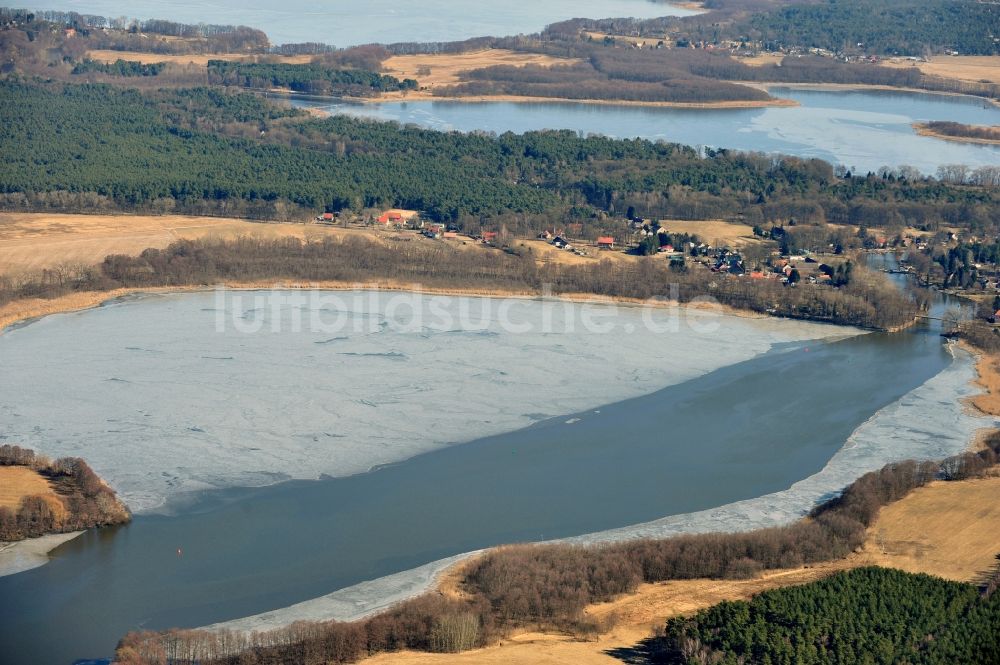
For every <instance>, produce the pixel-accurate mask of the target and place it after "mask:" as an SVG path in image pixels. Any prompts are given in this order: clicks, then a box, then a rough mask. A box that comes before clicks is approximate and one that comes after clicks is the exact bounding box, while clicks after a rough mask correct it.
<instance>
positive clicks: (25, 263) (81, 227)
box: [0, 213, 742, 275]
mask: <svg viewBox="0 0 1000 665" xmlns="http://www.w3.org/2000/svg"><path fill="white" fill-rule="evenodd" d="M691 224H693V225H698V224H700V223H699V222H691ZM705 224H710V225H712V226H711V228H712V229H715V228H716V226H717V225H719V224H721V226H719V228H720V229H723V230H725V231H728V232H731V233H737V232H741V231H740V229H742V227H739V228H737V229H736V230H735V231H734V230H733V229H728V228H726V227H728V226H732V225H727V224H724V223H716V222H706V223H705ZM699 233H701V232H700V231H699ZM712 233H713V234H714V233H715V231H714V230H713V231H712ZM347 234H362V235H364V236H365V237H367V238H370V239H373V240H376V241H382V242H420V243H442V242H444V243H446V245H447V246H448V247H452V248H455V249H456V250H461V251H498V250H496V249H494V248H491V247H488V246H486V245H483V244H482V243H479V242H476V241H474V240H472V239H471V238H468V237H465V236H462V237H460V238H459V239H457V240H447V241H443V240H431V239H429V238H425V237H423V236H421V235H420V234H418V233H415V232H413V231H395V230H385V229H375V228H361V227H347V228H345V227H337V226H325V225H320V224H297V223H276V222H250V221H247V220H243V219H232V218H222V217H188V216H184V215H163V216H155V215H72V214H51V213H0V275H11V274H17V273H24V272H30V271H37V270H41V269H45V268H56V267H59V266H66V265H70V266H72V265H93V264H96V263H99V262H101V261H103V260H104V257H105V256H108V255H109V254H133V255H134V254H138V253H140V252H142V250H144V249H147V248H150V247H157V248H162V247H166V246H167V245H169V244H170V243H172V242H174V241H176V240H181V239H197V238H223V239H231V238H237V237H240V236H254V237H262V238H276V237H295V238H301V239H304V240H312V239H319V238H323V237H326V236H337V235H347ZM702 235H703V236H704V237H713V238H714V237H715V235H706V234H702ZM513 244H514V245H515V247H516V246H523V247H527V248H530V249H531V251H533V252H534V253H535V255H536V256H537V257H538V258H539V260H540V261H542V262H546V263H547V262H558V263H564V264H569V265H572V264H580V263H587V262H590V261H596V260H603V259H609V260H614V261H629V260H635V257H633V256H630V255H627V254H625V253H623V252H621V251H599V250H597V249H596V248H595V247H593V246H591V245H580V247H581V248H582V249H585V250H586V251H587V253H588V255H587V256H585V257H584V256H578V255H576V254H573V253H572V252H566V251H562V250H559V249H556V248H555V247H554V246H553V245H552V244H550V243H548V242H546V241H543V240H534V239H526V240H515V241H514V243H513Z"/></svg>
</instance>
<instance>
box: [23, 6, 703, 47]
mask: <svg viewBox="0 0 1000 665" xmlns="http://www.w3.org/2000/svg"><path fill="white" fill-rule="evenodd" d="M18 6H19V7H28V8H30V9H54V10H61V11H75V12H79V13H81V14H97V15H99V16H106V17H116V16H128V17H130V18H139V19H150V18H159V19H168V20H171V21H177V22H179V23H192V24H198V23H215V24H221V25H247V26H250V27H251V28H259V29H261V30H263V31H264V32H266V33H267V36H268V38H270V40H271V43H272V44H286V43H298V42H321V43H324V44H332V45H335V46H339V47H341V48H343V47H345V46H356V45H358V44H375V43H378V44H391V43H395V42H439V41H459V40H462V39H468V38H470V37H484V36H494V37H503V36H506V35H517V34H531V33H535V32H539V31H541V29H542V28H544V27H545V26H546V25H548V24H550V23H555V22H556V21H564V20H566V19H570V18H577V17H579V18H608V17H618V16H632V17H635V18H655V17H658V16H687V15H690V14H695V13H697V12H693V11H690V10H687V9H682V8H680V7H676V6H673V5H670V4H668V3H664V2H660V1H656V0H545V2H531V1H530V0H509V1H508V2H502V3H500V4H499V5H498V4H496V3H488V2H484V1H483V0H475V1H473V2H464V3H462V4H461V6H460V9H458V10H457V11H456V4H455V3H454V2H453V1H451V0H425V1H424V2H414V3H407V2H397V1H396V0H367V1H366V2H352V1H351V0H325V1H324V2H307V1H306V0H289V1H287V2H275V1H274V0H216V2H208V3H199V2H174V1H173V0H139V1H138V2H125V1H124V0H27V2H26V3H23V4H21V5H18Z"/></svg>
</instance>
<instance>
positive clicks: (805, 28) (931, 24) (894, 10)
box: [543, 0, 1000, 56]
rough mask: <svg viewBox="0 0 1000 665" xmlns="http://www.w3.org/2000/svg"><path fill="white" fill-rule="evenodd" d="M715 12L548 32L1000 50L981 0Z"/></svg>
mask: <svg viewBox="0 0 1000 665" xmlns="http://www.w3.org/2000/svg"><path fill="white" fill-rule="evenodd" d="M705 6H706V8H709V9H711V10H712V11H711V12H708V13H705V14H699V15H695V16H689V17H684V18H676V17H663V18H655V19H649V20H637V19H631V18H609V19H597V20H590V19H572V20H570V21H563V22H559V23H555V24H553V25H550V26H548V28H546V31H545V32H544V33H543V36H548V37H554V38H565V37H567V36H569V35H575V34H578V33H579V31H580V29H586V30H593V31H597V32H605V33H610V34H614V35H630V36H636V37H646V38H658V39H664V38H665V37H667V36H669V38H670V39H671V40H673V41H674V42H675V43H678V42H679V43H681V44H684V45H688V44H702V43H706V44H718V43H720V42H723V41H734V42H737V43H744V44H749V43H753V44H760V45H761V46H762V47H763V48H764V50H767V51H780V50H782V49H809V48H822V49H826V50H828V51H832V52H835V53H841V52H846V53H866V54H873V55H903V56H925V55H929V54H937V53H943V52H944V51H945V50H955V51H958V52H959V53H961V54H962V55H993V54H996V53H1000V42H997V41H995V39H994V37H996V36H997V35H998V34H1000V10H998V8H997V6H996V4H993V3H987V2H977V1H976V0H819V1H818V2H775V1H773V0H735V1H734V0H709V2H706V4H705Z"/></svg>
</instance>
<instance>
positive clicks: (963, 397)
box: [203, 344, 1000, 631]
mask: <svg viewBox="0 0 1000 665" xmlns="http://www.w3.org/2000/svg"><path fill="white" fill-rule="evenodd" d="M947 348H948V350H949V352H950V353H951V355H952V356H953V359H954V360H953V361H952V363H951V364H950V365H948V366H947V367H946V368H945V369H944V370H942V372H940V373H939V374H937V375H935V376H934V377H932V378H931V379H930V380H929V381H927V382H926V383H925V384H923V385H921V386H920V387H918V388H917V389H915V390H914V391H912V392H910V393H908V394H907V395H904V396H903V397H902V398H900V400H897V402H894V403H893V404H890V405H888V406H887V407H885V408H883V409H882V410H880V411H879V412H877V413H876V414H874V415H873V416H872V417H871V418H870V419H869V420H868V421H866V422H865V423H863V424H862V425H861V426H860V427H859V428H858V429H857V430H855V432H854V433H853V434H852V435H851V437H850V438H849V439H848V440H847V441H846V442H845V444H844V446H843V447H842V448H841V450H840V451H838V452H837V453H836V454H835V456H834V457H833V458H832V459H831V460H830V461H829V462H828V463H827V465H826V466H825V467H824V468H823V470H822V471H820V472H819V473H817V474H814V475H813V476H810V477H807V478H805V479H803V480H801V481H799V482H796V483H795V484H793V485H792V487H790V488H789V489H787V490H783V491H779V492H776V493H772V494H766V495H763V496H759V497H755V498H751V499H746V500H742V501H737V502H735V503H731V504H726V505H722V506H718V507H716V508H709V509H706V510H701V511H697V512H694V513H687V514H679V515H672V516H666V517H663V518H660V519H656V520H653V521H650V522H645V523H639V524H633V525H629V526H625V527H621V528H616V529H608V530H606V531H601V532H597V533H592V534H585V535H581V536H575V537H569V538H562V539H557V540H554V541H545V542H561V543H572V544H578V545H600V544H608V543H615V542H622V541H627V540H633V539H637V538H652V539H661V538H670V537H676V536H679V535H683V534H689V533H705V532H709V531H719V532H725V533H730V532H741V531H747V530H752V529H759V528H769V527H776V526H780V525H782V524H785V523H790V522H792V521H794V520H796V519H799V518H801V517H802V516H803V515H804V514H805V513H806V512H808V510H809V509H810V508H811V507H812V506H813V505H815V504H816V502H817V501H821V500H823V499H824V498H829V496H831V495H832V494H835V493H836V492H837V491H839V489H842V488H843V487H844V486H846V485H848V484H850V483H851V482H853V481H854V480H856V479H857V478H858V477H860V476H861V475H864V473H866V472H868V471H872V470H877V469H878V468H881V467H882V466H884V465H885V464H888V463H890V462H891V461H893V460H894V459H904V458H909V457H914V458H926V459H937V458H940V457H944V456H947V455H950V454H959V453H961V452H964V451H967V450H978V449H979V446H978V445H977V442H978V441H980V440H981V434H982V432H983V431H985V430H987V429H992V428H990V427H989V426H983V427H978V428H970V427H968V426H965V427H960V428H959V429H960V430H961V432H963V433H964V434H965V435H967V436H962V442H961V445H959V443H958V442H957V441H955V442H953V444H954V445H941V446H940V449H939V450H933V451H927V453H928V454H926V455H920V454H914V455H902V456H900V454H899V452H898V451H897V450H896V448H897V446H895V445H894V442H893V441H891V440H889V437H888V436H887V435H886V432H888V431H890V430H893V431H894V430H896V429H898V428H899V427H902V426H903V425H902V423H905V422H909V421H911V420H912V419H913V417H914V416H915V415H916V414H917V413H918V412H919V413H922V412H924V411H925V409H926V408H928V407H929V406H930V405H932V404H934V403H936V402H939V400H940V399H941V396H943V395H945V394H948V395H953V396H954V395H955V394H956V393H958V395H957V396H955V397H953V400H952V402H951V405H950V408H951V409H953V410H954V413H953V414H952V415H953V416H954V418H955V419H957V420H956V422H965V423H966V425H968V422H969V421H966V419H968V418H975V419H979V418H985V417H986V416H985V415H983V416H979V415H977V414H975V413H973V412H972V411H971V410H970V409H968V408H966V404H967V403H969V402H971V401H972V400H973V399H974V398H975V397H976V396H977V395H976V394H973V393H979V394H981V393H982V390H983V387H982V385H981V384H980V383H978V382H977V380H976V377H977V376H978V373H977V371H976V365H975V362H976V356H975V353H974V351H971V350H967V349H966V348H963V347H961V346H960V345H958V344H949V345H948V347H947ZM998 377H1000V373H998ZM880 415H882V416H883V419H887V420H889V421H891V422H878V421H879V416H880ZM994 421H995V419H994ZM946 427H950V425H949V426H946ZM932 439H934V436H933V435H930V436H929V438H928V441H931V440H932ZM914 445H915V447H917V448H920V444H919V443H918V444H914ZM484 551H488V550H477V551H474V552H468V553H464V554H459V555H454V556H451V557H448V558H447V559H442V560H439V561H434V562H431V563H428V564H424V565H423V566H420V567H419V568H415V569H412V570H410V571H402V572H400V573H396V574H393V575H390V576H387V577H384V578H379V579H376V580H370V581H366V582H362V583H360V584H356V585H352V586H350V587H347V588H344V589H341V590H337V591H333V592H331V593H329V594H326V595H323V596H319V597H317V598H313V599H310V600H307V601H303V602H301V603H296V604H294V605H291V606H289V607H286V608H281V609H276V610H273V611H269V612H265V613H261V614H257V615H252V616H249V617H243V618H240V619H234V620H231V621H224V622H219V623H215V624H211V625H209V626H205V627H203V628H204V629H208V630H224V629H228V630H236V631H251V630H269V629H275V628H280V627H282V626H285V625H289V624H291V623H293V622H295V621H310V620H330V619H335V620H338V621H353V620H358V619H362V618H365V617H368V616H371V615H372V614H375V613H377V612H378V611H380V610H381V609H382V608H383V607H385V606H386V604H387V601H386V599H384V598H381V597H372V596H371V595H370V594H372V593H375V594H380V593H385V592H386V590H391V591H392V601H393V602H398V601H399V600H405V599H408V598H413V597H416V596H418V595H421V594H422V593H428V592H429V593H447V592H448V591H449V589H450V588H451V587H453V586H454V584H455V580H456V579H457V577H458V576H459V575H460V574H461V571H462V570H463V569H464V567H465V566H466V565H468V564H469V562H470V561H471V560H473V559H474V558H475V557H477V556H481V555H482V553H483V552H484ZM404 588H405V589H407V590H408V591H409V595H408V596H407V595H404V594H403V589H404ZM390 604H391V603H390Z"/></svg>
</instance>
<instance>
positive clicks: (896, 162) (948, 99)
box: [294, 87, 1000, 175]
mask: <svg viewBox="0 0 1000 665" xmlns="http://www.w3.org/2000/svg"><path fill="white" fill-rule="evenodd" d="M771 94H772V95H774V96H776V97H782V98H788V99H794V100H795V101H797V102H799V106H797V107H775V108H758V109H682V108H658V107H642V106H614V105H609V104H576V103H522V102H518V103H511V102H457V101H441V102H435V101H414V102H392V103H381V104H348V103H342V102H331V101H329V100H327V101H323V100H297V101H295V102H294V103H295V104H297V105H301V106H313V107H319V108H322V109H324V110H326V111H329V112H331V113H343V114H348V115H353V116H358V117H366V118H376V119H379V120H394V121H396V122H400V123H404V124H405V123H413V124H416V125H420V126H422V127H427V128H430V129H439V130H442V131H448V130H458V131H463V132H469V131H487V132H496V133H498V134H499V133H503V132H508V131H510V132H516V133H522V132H526V131H532V130H541V129H571V130H574V131H577V132H581V133H583V134H603V135H606V136H612V137H616V138H635V137H640V138H645V139H650V140H653V141H656V140H664V141H669V142H673V143H682V144H685V145H692V146H710V147H714V148H730V149H734V150H746V151H760V152H778V153H782V154H788V155H795V156H798V157H818V158H820V159H824V160H826V161H828V162H830V163H832V164H842V165H844V166H846V167H848V168H849V169H851V170H853V171H855V172H861V173H865V172H867V171H875V170H877V169H878V168H879V167H881V166H890V167H897V166H901V165H904V164H906V165H909V166H914V167H916V168H918V169H920V170H921V171H923V172H924V173H927V174H930V175H933V174H934V172H935V171H936V170H937V167H938V166H940V165H941V164H966V165H968V166H972V167H976V166H987V165H990V166H992V165H996V164H998V163H1000V146H990V145H976V144H967V143H956V142H953V141H945V140H941V139H936V138H933V137H929V136H920V135H918V134H917V133H916V132H915V131H914V130H913V128H912V124H913V123H914V122H925V121H928V120H951V121H954V122H961V123H966V124H973V125H1000V107H997V106H994V105H992V104H989V103H988V102H984V101H983V100H981V99H977V98H975V97H961V96H954V95H937V94H929V93H911V92H895V91H885V90H818V89H800V88H792V87H774V88H772V90H771Z"/></svg>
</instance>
